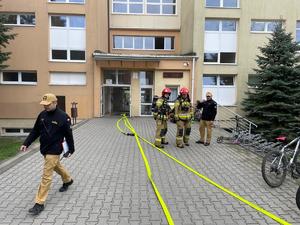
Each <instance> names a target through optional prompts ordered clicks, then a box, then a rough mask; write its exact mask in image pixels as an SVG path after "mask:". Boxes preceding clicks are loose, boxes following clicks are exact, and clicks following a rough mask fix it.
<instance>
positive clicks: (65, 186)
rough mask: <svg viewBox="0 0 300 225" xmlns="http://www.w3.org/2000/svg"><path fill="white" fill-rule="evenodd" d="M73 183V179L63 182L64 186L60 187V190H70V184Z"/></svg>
mask: <svg viewBox="0 0 300 225" xmlns="http://www.w3.org/2000/svg"><path fill="white" fill-rule="evenodd" d="M71 184H73V180H71V181H69V182H67V183H63V186H62V187H61V188H60V189H59V192H65V191H67V190H68V188H69V186H70V185H71Z"/></svg>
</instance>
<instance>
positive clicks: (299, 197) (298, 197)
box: [296, 186, 300, 209]
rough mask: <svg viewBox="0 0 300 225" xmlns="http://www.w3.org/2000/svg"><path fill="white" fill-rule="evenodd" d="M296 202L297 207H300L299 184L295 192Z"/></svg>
mask: <svg viewBox="0 0 300 225" xmlns="http://www.w3.org/2000/svg"><path fill="white" fill-rule="evenodd" d="M296 204H297V206H298V209H300V186H299V188H298V190H297V193H296Z"/></svg>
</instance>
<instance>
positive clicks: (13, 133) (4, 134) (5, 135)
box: [1, 127, 31, 137]
mask: <svg viewBox="0 0 300 225" xmlns="http://www.w3.org/2000/svg"><path fill="white" fill-rule="evenodd" d="M6 129H19V130H20V132H6ZM25 129H31V128H19V127H3V128H2V133H1V136H3V137H11V136H27V135H28V134H29V133H30V132H25V131H24V130H25Z"/></svg>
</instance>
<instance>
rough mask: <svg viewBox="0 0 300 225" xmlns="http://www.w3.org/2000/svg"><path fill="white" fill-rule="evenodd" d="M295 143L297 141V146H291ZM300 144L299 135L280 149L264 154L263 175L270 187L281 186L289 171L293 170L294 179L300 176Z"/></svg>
mask: <svg viewBox="0 0 300 225" xmlns="http://www.w3.org/2000/svg"><path fill="white" fill-rule="evenodd" d="M280 141H281V140H280ZM294 143H296V146H295V148H294V149H292V148H289V147H290V146H291V145H293V144H294ZM299 145H300V137H297V138H295V139H294V140H292V141H291V142H290V143H288V144H287V145H285V146H283V147H282V149H281V150H280V151H276V150H272V151H270V152H268V153H267V154H266V155H265V156H264V158H263V161H262V167H261V170H262V177H263V179H264V180H265V182H266V183H267V184H268V185H269V186H270V187H273V188H275V187H279V186H280V185H281V184H282V183H283V181H284V180H285V178H286V174H287V172H288V171H289V172H291V177H292V178H293V179H298V178H299V177H300V165H299V163H297V157H298V155H299V153H300V150H299ZM299 195H300V194H299Z"/></svg>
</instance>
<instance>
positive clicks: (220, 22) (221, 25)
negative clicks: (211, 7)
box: [203, 18, 238, 65]
mask: <svg viewBox="0 0 300 225" xmlns="http://www.w3.org/2000/svg"><path fill="white" fill-rule="evenodd" d="M206 20H215V21H218V22H219V30H218V31H211V30H205V28H204V32H205V33H220V34H221V33H232V34H236V35H237V30H238V21H237V20H235V19H221V20H220V19H210V18H206V19H205V21H206ZM205 21H204V23H205ZM223 21H234V22H235V30H234V31H223ZM205 53H214V54H218V60H217V62H205V61H204V54H205ZM221 53H235V62H234V63H221V62H220V61H221ZM204 54H203V63H204V64H221V65H236V64H237V52H229V51H227V52H223V51H222V52H220V51H219V52H216V51H208V52H204Z"/></svg>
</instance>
